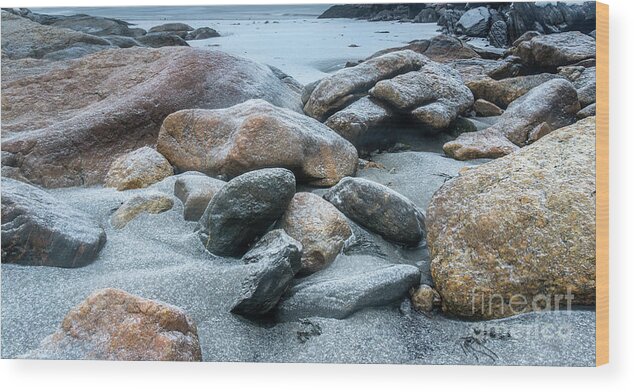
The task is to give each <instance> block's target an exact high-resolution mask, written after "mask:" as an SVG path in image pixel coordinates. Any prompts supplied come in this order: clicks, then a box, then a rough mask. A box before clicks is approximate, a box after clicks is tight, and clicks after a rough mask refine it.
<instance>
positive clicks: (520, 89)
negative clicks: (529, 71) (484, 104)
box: [467, 73, 561, 108]
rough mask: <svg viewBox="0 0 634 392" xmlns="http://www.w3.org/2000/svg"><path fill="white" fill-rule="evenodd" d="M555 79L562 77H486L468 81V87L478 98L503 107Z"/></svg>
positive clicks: (543, 74) (539, 75) (546, 74)
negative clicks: (497, 78) (495, 78)
mask: <svg viewBox="0 0 634 392" xmlns="http://www.w3.org/2000/svg"><path fill="white" fill-rule="evenodd" d="M553 79H561V76H559V75H553V74H549V73H542V74H537V75H527V76H517V77H514V78H508V79H502V80H494V79H492V78H489V77H485V78H481V79H478V80H474V81H470V82H467V87H469V89H470V90H471V92H472V93H473V96H474V97H475V98H476V99H480V98H481V99H485V100H487V101H489V102H492V103H494V104H496V105H498V106H499V107H501V108H506V107H507V106H509V105H510V104H511V102H513V101H515V100H516V99H517V98H519V97H521V96H522V95H524V94H526V93H527V92H529V91H530V90H531V89H533V88H535V87H537V86H539V85H540V84H543V83H546V82H547V81H549V80H553Z"/></svg>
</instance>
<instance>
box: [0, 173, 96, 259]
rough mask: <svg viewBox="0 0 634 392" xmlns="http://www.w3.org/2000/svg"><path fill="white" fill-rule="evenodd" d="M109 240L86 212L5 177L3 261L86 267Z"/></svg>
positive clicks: (3, 189) (3, 186) (3, 188)
mask: <svg viewBox="0 0 634 392" xmlns="http://www.w3.org/2000/svg"><path fill="white" fill-rule="evenodd" d="M3 171H4V170H3ZM105 243H106V233H105V232H104V231H103V229H102V228H101V227H99V226H98V225H97V223H95V222H94V221H93V220H92V218H91V217H90V216H89V215H87V214H86V213H84V212H83V211H79V210H76V209H74V208H72V207H70V206H68V205H66V204H64V203H63V202H61V201H59V200H57V199H55V198H54V197H53V196H51V195H49V194H48V193H46V192H44V191H43V190H41V189H39V188H37V187H34V186H32V185H28V184H25V183H23V182H20V181H16V180H13V179H10V178H5V177H2V262H3V263H16V264H25V265H43V266H51V267H65V268H73V267H82V266H84V265H86V264H88V263H90V262H92V261H93V260H95V259H96V258H97V256H98V255H99V252H100V251H101V249H102V248H103V246H104V244H105Z"/></svg>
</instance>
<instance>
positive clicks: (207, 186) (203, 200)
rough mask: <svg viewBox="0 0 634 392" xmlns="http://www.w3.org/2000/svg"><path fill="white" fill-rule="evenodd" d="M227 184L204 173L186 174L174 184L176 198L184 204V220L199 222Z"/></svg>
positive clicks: (180, 175)
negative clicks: (210, 203) (211, 202)
mask: <svg viewBox="0 0 634 392" xmlns="http://www.w3.org/2000/svg"><path fill="white" fill-rule="evenodd" d="M225 184H226V182H224V181H222V180H218V179H216V178H212V177H208V176H206V175H204V174H203V173H198V172H186V173H183V174H179V175H178V179H177V180H176V181H175V182H174V196H176V197H177V198H178V199H179V200H180V201H181V202H182V203H183V218H184V219H185V220H188V221H198V220H199V219H200V217H201V216H202V215H203V213H204V212H205V209H206V208H207V205H208V204H209V202H210V201H211V199H212V198H213V197H214V196H215V195H216V193H218V191H219V190H220V189H222V187H223V186H225Z"/></svg>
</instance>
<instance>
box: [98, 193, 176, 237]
mask: <svg viewBox="0 0 634 392" xmlns="http://www.w3.org/2000/svg"><path fill="white" fill-rule="evenodd" d="M173 206H174V200H173V199H172V197H171V196H169V195H166V194H164V193H161V192H147V193H144V194H141V195H137V196H134V197H132V198H130V199H128V200H126V201H125V202H124V203H123V204H122V205H121V207H119V208H118V209H117V211H115V213H114V214H112V217H111V218H110V223H111V224H112V226H113V227H114V228H115V229H123V228H124V227H125V226H126V225H127V224H128V223H129V222H130V221H131V220H133V219H134V218H136V217H137V216H139V215H140V214H142V213H144V212H145V213H148V214H160V213H161V212H165V211H168V210H171V209H172V207H173Z"/></svg>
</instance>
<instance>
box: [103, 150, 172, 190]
mask: <svg viewBox="0 0 634 392" xmlns="http://www.w3.org/2000/svg"><path fill="white" fill-rule="evenodd" d="M173 174H174V169H172V165H170V163H169V162H168V160H167V159H165V157H164V156H163V155H161V154H160V153H158V152H157V151H156V150H155V149H153V148H150V147H141V148H139V149H137V150H134V151H131V152H129V153H127V154H124V155H122V156H120V157H119V158H117V159H116V160H115V161H114V162H112V165H110V169H109V170H108V173H107V174H106V179H105V183H104V185H105V186H107V187H111V188H117V190H118V191H124V190H126V189H136V188H145V187H147V186H150V185H152V184H154V183H156V182H159V181H161V180H162V179H164V178H166V177H169V176H171V175H173Z"/></svg>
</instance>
